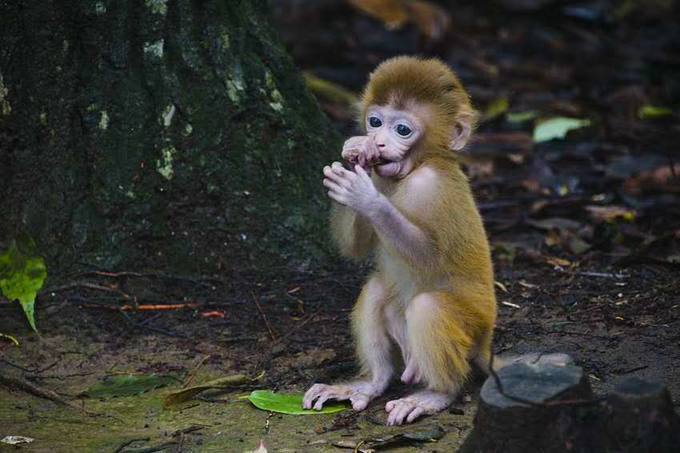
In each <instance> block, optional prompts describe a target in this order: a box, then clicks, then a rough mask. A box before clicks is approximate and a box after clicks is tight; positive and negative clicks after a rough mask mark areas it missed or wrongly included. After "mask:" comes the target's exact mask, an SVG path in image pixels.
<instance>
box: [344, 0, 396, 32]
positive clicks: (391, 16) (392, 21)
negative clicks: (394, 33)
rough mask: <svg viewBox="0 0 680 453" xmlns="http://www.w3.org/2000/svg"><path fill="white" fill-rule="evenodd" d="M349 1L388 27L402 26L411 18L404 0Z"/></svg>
mask: <svg viewBox="0 0 680 453" xmlns="http://www.w3.org/2000/svg"><path fill="white" fill-rule="evenodd" d="M348 2H349V4H350V5H352V6H353V7H355V8H356V9H358V10H359V11H361V12H362V13H364V14H366V15H367V16H370V17H372V18H374V19H377V20H379V21H380V22H382V23H383V24H385V27H387V28H388V29H393V30H394V29H397V28H400V27H402V26H403V25H404V24H405V23H406V22H407V21H408V19H409V17H408V10H407V9H406V7H405V2H404V1H402V0H348Z"/></svg>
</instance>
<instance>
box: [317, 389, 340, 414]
mask: <svg viewBox="0 0 680 453" xmlns="http://www.w3.org/2000/svg"><path fill="white" fill-rule="evenodd" d="M336 398H337V395H336V394H335V393H333V392H330V391H327V392H325V393H322V394H321V395H320V396H319V399H318V400H316V404H315V405H314V410H317V411H320V410H321V409H323V404H324V403H325V402H326V401H328V400H329V399H336Z"/></svg>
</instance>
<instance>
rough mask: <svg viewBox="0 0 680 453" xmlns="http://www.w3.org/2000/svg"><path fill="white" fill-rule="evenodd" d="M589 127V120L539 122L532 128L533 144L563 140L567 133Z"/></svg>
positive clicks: (559, 119) (563, 118)
mask: <svg viewBox="0 0 680 453" xmlns="http://www.w3.org/2000/svg"><path fill="white" fill-rule="evenodd" d="M586 126H590V120H588V119H578V118H567V117H556V118H551V119H549V120H545V121H541V122H540V123H538V125H537V126H536V127H535V128H534V142H536V143H542V142H547V141H550V140H554V139H563V138H564V137H565V136H566V135H567V132H569V131H572V130H575V129H581V128H583V127H586Z"/></svg>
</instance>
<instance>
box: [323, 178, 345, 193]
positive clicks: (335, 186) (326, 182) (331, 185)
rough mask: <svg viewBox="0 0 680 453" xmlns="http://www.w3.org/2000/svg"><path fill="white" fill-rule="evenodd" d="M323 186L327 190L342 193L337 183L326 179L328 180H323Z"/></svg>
mask: <svg viewBox="0 0 680 453" xmlns="http://www.w3.org/2000/svg"><path fill="white" fill-rule="evenodd" d="M323 185H324V186H326V187H328V188H329V189H331V190H332V191H334V192H342V189H343V187H342V186H340V185H339V184H338V183H336V182H335V181H333V180H331V179H328V178H324V180H323Z"/></svg>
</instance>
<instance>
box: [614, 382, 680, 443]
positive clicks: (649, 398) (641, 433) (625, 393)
mask: <svg viewBox="0 0 680 453" xmlns="http://www.w3.org/2000/svg"><path fill="white" fill-rule="evenodd" d="M604 418H605V426H606V434H607V439H608V446H609V450H610V451H617V452H625V453H633V452H635V453H637V452H650V453H651V452H677V451H680V417H679V416H678V414H677V413H676V412H675V410H674V409H673V402H672V401H671V395H670V393H669V392H668V389H666V387H664V386H663V385H661V384H659V383H650V382H645V381H643V380H641V379H639V378H631V379H628V380H626V381H624V382H623V383H621V384H620V385H619V386H617V387H616V389H615V390H614V391H613V392H612V393H611V394H610V395H609V396H608V398H607V400H606V402H605V403H604Z"/></svg>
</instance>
